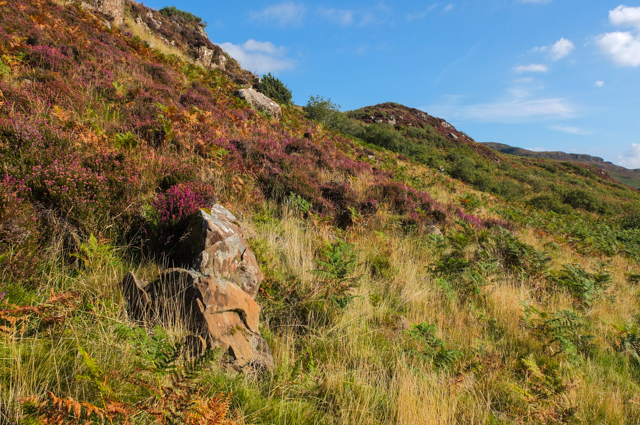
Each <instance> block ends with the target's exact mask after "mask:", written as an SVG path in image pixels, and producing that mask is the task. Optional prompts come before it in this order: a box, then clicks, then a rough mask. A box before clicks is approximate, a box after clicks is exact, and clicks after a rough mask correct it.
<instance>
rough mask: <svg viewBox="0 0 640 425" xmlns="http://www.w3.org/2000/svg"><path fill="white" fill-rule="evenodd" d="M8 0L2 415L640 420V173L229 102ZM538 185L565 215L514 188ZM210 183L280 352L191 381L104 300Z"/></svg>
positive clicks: (131, 44)
mask: <svg viewBox="0 0 640 425" xmlns="http://www.w3.org/2000/svg"><path fill="white" fill-rule="evenodd" d="M5 7H6V6H3V11H5V9H4V8H5ZM8 7H9V9H6V11H7V13H3V15H2V17H0V28H1V29H2V31H0V55H2V56H1V57H2V63H3V65H4V66H3V67H2V68H1V69H2V77H1V78H2V81H0V91H1V93H2V94H1V96H0V101H1V102H2V104H1V106H0V118H1V121H0V156H1V157H2V160H3V161H2V163H3V166H4V170H3V171H4V173H6V176H5V177H4V179H3V181H2V185H1V186H0V188H1V192H0V195H1V196H2V203H0V206H1V208H0V213H1V214H0V224H1V227H0V228H1V230H2V233H1V234H0V236H1V237H2V239H1V240H0V242H1V243H2V251H1V252H0V261H2V266H3V267H2V269H3V274H2V278H1V279H2V280H0V285H1V286H2V292H3V293H4V295H3V297H2V298H3V299H2V302H3V303H5V304H6V305H5V306H4V308H5V311H3V312H2V313H1V314H0V318H1V321H2V323H0V325H2V326H3V328H0V332H2V342H1V343H0V344H1V345H0V350H1V351H2V355H1V356H0V357H1V358H2V360H0V385H1V387H0V388H1V392H0V415H1V417H2V418H3V419H2V421H7V420H8V421H9V422H18V421H20V420H24V421H28V420H30V421H32V423H36V418H38V417H39V418H41V419H42V418H47V417H48V418H49V420H52V419H53V418H55V417H56V415H66V414H67V413H66V412H67V411H66V408H65V409H58V408H57V407H56V406H59V405H55V404H53V403H51V401H52V400H55V399H54V398H53V397H58V398H63V399H65V400H67V401H66V402H61V403H62V405H65V403H66V404H69V405H71V406H73V407H77V406H78V404H75V402H73V401H71V399H72V400H77V401H79V402H83V403H85V405H84V406H83V405H80V410H81V412H82V413H81V414H82V415H83V418H84V415H85V413H86V411H87V408H88V406H94V407H93V408H94V409H95V408H100V409H104V412H103V411H98V414H93V416H92V417H91V419H93V420H95V421H98V422H105V423H106V422H109V421H113V422H114V423H120V422H123V421H124V418H125V417H129V418H130V419H131V420H132V421H133V422H134V423H155V422H159V423H163V422H170V420H171V419H172V418H173V417H174V416H175V415H172V414H170V413H168V411H167V410H166V409H165V412H164V414H163V409H159V407H158V406H161V405H162V403H165V404H167V405H169V406H171V405H173V406H177V407H178V411H180V412H184V411H186V410H189V409H190V407H189V406H193V403H196V405H197V404H198V403H205V402H206V403H208V404H207V405H206V407H203V408H202V409H201V413H202V411H204V412H206V413H209V414H213V413H214V412H216V411H219V412H222V414H224V415H226V416H227V417H233V418H234V419H235V422H236V423H255V424H271V423H278V424H315V423H323V424H324V423H327V424H339V423H340V424H341V423H350V424H387V423H397V424H422V423H425V424H429V423H437V424H443V423H445V424H446V423H558V422H572V421H574V422H583V423H602V422H604V423H636V422H638V420H640V407H639V405H638V396H637V394H638V393H639V392H638V390H639V388H638V384H639V381H638V380H639V378H640V376H639V374H638V372H639V369H638V367H639V365H638V363H637V361H636V358H637V356H638V353H639V351H638V343H637V341H638V339H637V338H638V336H637V331H636V330H635V328H634V327H633V326H631V325H632V324H633V321H634V317H635V316H636V315H637V314H638V307H639V306H638V297H637V295H638V290H637V288H636V286H635V283H637V274H638V264H637V260H638V258H639V257H638V253H639V252H640V230H638V224H637V223H636V222H633V220H631V219H629V217H630V215H629V213H631V217H632V216H633V213H634V212H635V213H637V205H638V204H637V202H638V195H637V193H635V192H632V191H630V190H628V189H627V188H625V187H622V186H619V185H616V184H615V183H612V182H610V181H607V180H603V179H601V178H599V177H597V176H596V175H594V173H592V172H590V171H589V169H585V168H575V167H571V166H569V165H562V164H561V165H554V164H552V163H551V162H549V161H544V160H531V162H527V160H522V159H518V158H511V157H507V156H503V155H500V154H495V153H492V152H491V151H488V150H486V149H483V148H482V147H479V146H477V145H476V144H474V143H473V142H472V141H470V140H467V139H466V138H464V139H463V137H462V134H461V133H458V132H457V131H455V129H453V130H452V129H448V128H446V130H443V129H441V128H438V127H436V128H434V127H433V126H432V129H431V130H429V127H428V126H427V125H428V122H420V120H417V121H415V123H412V126H411V127H414V128H415V127H416V124H420V127H421V128H422V130H424V131H410V130H408V129H407V128H403V127H402V126H399V127H398V128H397V129H389V128H387V127H384V126H382V127H380V128H377V127H376V126H370V127H362V126H359V125H358V124H357V123H356V124H355V127H352V129H354V128H355V130H354V132H355V133H357V134H358V136H360V137H362V138H363V139H364V140H367V142H369V144H367V143H365V142H363V141H360V140H357V139H354V138H352V137H348V136H342V135H340V134H336V133H335V132H332V131H330V130H328V129H327V128H325V127H323V126H322V125H319V124H317V123H314V122H310V121H307V120H306V119H305V118H304V117H303V116H302V115H301V114H300V113H299V111H297V110H294V109H290V108H285V114H284V118H283V120H282V121H281V122H280V123H276V122H274V121H272V120H270V119H269V117H265V116H261V115H259V114H255V113H254V112H252V111H251V110H250V109H248V107H247V105H246V104H244V103H242V102H240V101H238V100H236V99H235V98H234V97H233V95H232V93H233V91H234V90H236V89H237V88H238V84H237V83H236V82H235V81H237V80H238V79H237V78H236V77H234V75H226V74H224V73H222V72H220V71H211V72H209V71H203V70H201V69H198V68H197V67H194V66H193V65H191V64H189V62H188V61H184V60H183V59H181V58H179V57H172V56H165V55H163V54H159V52H158V51H154V50H151V49H149V48H147V47H146V46H145V45H144V43H142V42H141V40H139V39H136V38H132V37H130V36H129V35H127V34H126V33H125V32H124V31H123V33H120V32H119V31H117V30H116V31H107V30H106V28H104V27H101V26H100V24H99V20H94V19H93V18H92V17H91V16H90V15H87V14H85V13H84V12H82V11H81V10H80V9H79V8H77V7H75V6H73V5H70V6H64V7H62V6H58V5H56V4H55V3H49V2H45V1H38V2H36V1H33V2H30V3H19V2H11V4H10V5H9V6H8ZM25 34H26V35H28V36H25ZM45 46H46V47H45ZM234 72H235V71H234ZM114 83H115V84H114ZM78 87H83V90H78ZM384 108H391V109H393V110H394V111H395V110H397V108H400V107H399V105H385V107H384ZM364 112H366V114H369V115H365V114H363V116H370V115H371V112H372V111H364ZM409 112H411V111H406V110H402V111H401V115H403V116H405V115H406V116H408V113H409ZM385 114H386V115H389V114H388V113H387V111H386V109H385ZM351 115H352V116H357V114H351ZM394 115H398V113H397V112H394ZM365 119H366V118H365ZM421 119H423V118H421ZM424 119H426V120H429V119H431V118H430V117H427V118H424ZM422 124H424V125H422ZM440 127H441V126H440ZM367 129H369V130H367ZM356 130H357V131H356ZM387 130H388V131H387ZM389 132H391V133H393V134H396V136H389ZM452 132H453V133H454V134H455V135H456V136H457V139H452V138H451V137H450V133H452ZM305 133H307V134H308V137H304V136H303V135H304V134H305ZM397 136H399V137H401V138H400V139H399V138H397ZM447 137H449V139H448V140H447ZM408 143H415V146H423V148H415V147H413V145H408ZM381 146H384V148H382V147H381ZM408 147H410V148H411V149H408ZM387 149H390V150H387ZM394 151H395V152H394ZM398 153H400V154H401V155H398ZM464 158H467V159H471V161H472V163H470V162H469V161H466V160H465V159H464ZM58 163H64V166H63V167H59V166H58ZM505 164H506V165H505ZM438 167H442V168H444V169H445V172H444V173H441V172H439V171H437V168H438ZM493 182H499V183H500V184H494V183H493ZM552 184H553V185H554V186H553V188H554V190H555V192H554V193H557V194H558V196H557V199H555V198H554V199H551V200H548V201H549V202H552V201H553V202H556V203H554V204H552V205H554V206H556V207H558V208H559V209H560V210H561V212H560V213H555V212H550V211H549V210H548V208H545V207H544V205H543V206H542V207H541V208H536V207H535V206H536V205H538V206H539V203H538V204H536V203H535V202H533V201H532V200H533V199H540V194H541V193H544V192H545V191H548V190H549V188H550V187H551V185H552ZM572 193H578V195H580V194H582V195H584V196H582V198H580V197H578V198H579V199H583V198H585V197H587V198H589V199H590V201H591V202H589V203H584V202H578V201H576V197H575V196H573V197H572ZM212 194H215V197H216V198H217V199H218V201H219V202H222V203H223V204H225V205H227V206H228V207H229V208H230V209H231V210H232V211H233V212H234V213H236V214H237V215H238V216H239V217H240V219H241V221H242V222H243V223H244V224H245V227H246V233H247V234H248V235H249V237H250V244H251V246H252V247H253V249H254V250H255V252H256V254H257V256H258V258H259V260H260V263H261V267H262V269H263V272H264V274H265V281H264V283H263V286H262V289H261V292H260V294H259V297H258V301H259V303H260V304H261V305H262V306H263V314H262V332H263V335H264V336H265V337H266V339H267V340H268V342H269V344H270V346H271V348H272V351H273V353H274V357H275V359H276V367H275V368H274V370H273V371H271V372H268V373H263V374H261V375H258V376H234V375H233V374H231V373H228V372H226V371H225V368H224V367H223V365H222V364H221V363H220V362H212V363H205V364H204V365H199V366H198V365H196V366H194V368H195V369H196V370H197V371H199V372H201V373H199V374H195V375H194V376H191V375H189V376H185V375H179V374H177V372H175V371H172V370H170V369H167V368H164V366H163V365H164V363H166V359H165V358H164V357H162V355H161V354H159V353H158V350H160V351H161V352H165V353H167V352H169V353H170V352H171V346H163V345H162V341H164V340H162V339H161V340H157V339H156V340H154V339H153V338H152V337H151V338H150V337H148V336H146V335H147V333H146V332H141V333H139V334H137V336H136V335H131V330H132V329H135V328H134V327H133V325H132V324H131V323H129V322H128V321H127V317H126V313H125V312H124V310H123V308H122V300H121V295H120V293H119V290H118V282H119V281H120V279H121V278H122V276H123V275H124V273H125V272H126V271H128V270H135V271H136V273H138V274H139V275H140V276H141V277H143V278H149V279H150V278H153V277H154V276H155V275H157V273H158V271H159V270H161V269H162V268H163V266H164V264H165V263H164V261H163V260H162V258H163V257H162V253H163V252H164V253H167V251H168V250H169V248H170V246H171V243H172V241H174V239H173V238H175V236H176V235H177V234H179V231H180V229H181V226H183V225H184V219H185V218H187V217H188V215H189V214H190V213H191V212H192V211H193V210H194V209H197V208H199V207H204V206H206V205H207V204H208V203H209V202H210V201H211V197H212ZM523 201H524V202H523ZM587 210H591V211H587ZM431 223H435V224H436V225H437V226H438V227H439V228H440V229H441V230H442V231H443V233H444V236H435V235H430V234H429V228H428V225H430V224H431ZM338 225H340V226H338ZM505 229H511V230H510V231H509V230H505ZM91 235H95V237H92V236H91ZM339 240H345V241H346V242H348V243H350V244H353V247H352V248H345V249H346V251H345V253H344V254H343V259H344V258H349V257H350V255H353V259H354V260H355V261H354V262H353V265H354V269H353V270H347V271H348V276H350V277H353V278H354V279H353V280H347V281H341V280H340V279H338V278H331V272H332V270H328V271H329V272H330V273H328V274H325V275H324V277H322V276H319V275H318V274H315V273H312V272H311V271H312V270H314V269H317V268H319V267H320V268H324V269H325V271H327V268H326V266H325V267H322V266H320V265H319V264H318V263H317V262H316V261H315V260H318V259H324V260H325V261H327V260H328V257H327V254H328V253H329V252H328V251H327V249H328V248H327V247H328V246H334V247H335V246H338V245H337V241H339ZM327 244H329V245H327ZM323 250H324V251H323ZM323 252H324V254H323ZM329 262H330V261H329ZM330 263H331V262H330ZM332 264H334V266H335V267H336V268H339V267H340V263H339V262H334V263H332ZM568 265H572V267H567V266H568ZM578 266H580V267H578ZM347 269H348V267H347ZM563 270H564V271H563ZM333 273H334V276H337V275H336V270H333ZM60 294H62V295H60ZM27 306H29V307H34V308H33V309H28V308H25V307H27ZM525 306H530V307H535V308H536V309H537V311H539V313H536V310H532V309H525ZM525 312H526V313H527V314H525ZM565 312H569V313H565ZM407 321H408V322H409V323H411V324H414V325H417V324H425V326H423V327H413V328H410V329H408V330H409V332H407V329H406V323H407ZM427 325H435V326H433V327H429V326H427ZM625 325H629V326H628V327H627V328H625ZM149 333H150V335H152V336H153V335H156V336H157V335H158V334H160V331H158V330H155V331H153V332H152V331H149ZM167 333H168V335H167V337H166V341H169V342H170V343H172V342H174V341H180V340H181V338H182V337H183V336H184V333H183V332H182V331H181V329H180V327H179V326H172V327H169V328H168V330H167ZM127 335H128V336H127ZM166 341H165V342H166ZM85 353H86V354H85ZM162 359H164V360H162ZM185 361H186V360H183V359H182V358H180V359H178V361H177V363H176V364H177V366H178V370H180V368H184V364H185ZM163 362H164V363H163ZM83 376H84V377H86V378H82V377H83ZM131 376H134V377H136V378H138V380H135V379H131V378H130V377H131ZM172 376H173V380H172V378H171V377H172ZM178 384H184V385H183V386H179V385H178ZM48 392H51V394H49V393H48ZM47 394H49V395H47ZM217 394H223V395H228V394H230V398H229V399H228V400H229V403H230V409H231V411H230V412H227V411H226V408H227V407H228V406H227V405H226V404H225V403H224V399H220V398H218V399H216V398H215V396H216V395H217ZM29 400H31V401H29ZM47 400H48V401H49V404H47V405H40V407H39V408H34V406H33V403H36V404H38V403H42V402H43V401H47ZM181 403H182V404H181ZM118 409H119V410H118ZM154 409H155V410H154ZM158 409H159V410H158ZM72 411H73V409H72ZM61 412H62V413H61ZM153 412H156V413H157V415H156V416H154V415H153ZM158 412H159V413H158ZM99 414H102V415H103V418H102V419H101V418H100V416H99ZM70 415H71V416H73V415H75V413H71V414H70ZM187 420H188V419H187V418H184V417H183V418H180V419H176V422H177V423H185V422H187ZM193 421H194V422H193V423H196V422H195V419H193ZM202 423H206V422H202ZM212 423H215V422H212Z"/></svg>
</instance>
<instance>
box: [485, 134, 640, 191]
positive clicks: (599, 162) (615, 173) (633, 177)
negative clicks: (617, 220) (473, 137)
mask: <svg viewBox="0 0 640 425" xmlns="http://www.w3.org/2000/svg"><path fill="white" fill-rule="evenodd" d="M482 144H483V145H485V146H487V147H490V148H491V149H494V150H497V151H498V152H502V153H507V154H511V155H517V156H526V157H530V158H547V159H553V160H557V161H566V162H578V163H581V164H586V165H590V166H592V167H596V168H599V169H600V170H602V171H605V172H606V173H607V174H609V175H610V176H611V177H612V178H614V179H616V180H617V181H619V182H620V183H624V184H626V185H628V186H631V187H633V188H634V189H640V169H637V170H630V169H628V168H624V167H621V166H619V165H615V164H613V163H612V162H608V161H605V160H604V159H602V158H600V157H597V156H591V155H586V154H575V153H566V152H559V151H558V152H535V151H530V150H528V149H522V148H517V147H514V146H509V145H505V144H502V143H491V142H489V143H482Z"/></svg>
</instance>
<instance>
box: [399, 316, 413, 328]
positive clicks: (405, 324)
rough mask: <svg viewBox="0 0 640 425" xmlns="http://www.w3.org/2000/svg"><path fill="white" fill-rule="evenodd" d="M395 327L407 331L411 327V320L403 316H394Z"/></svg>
mask: <svg viewBox="0 0 640 425" xmlns="http://www.w3.org/2000/svg"><path fill="white" fill-rule="evenodd" d="M396 329H398V330H399V331H408V330H409V329H411V322H410V321H409V319H407V318H406V317H404V316H401V315H398V316H396Z"/></svg>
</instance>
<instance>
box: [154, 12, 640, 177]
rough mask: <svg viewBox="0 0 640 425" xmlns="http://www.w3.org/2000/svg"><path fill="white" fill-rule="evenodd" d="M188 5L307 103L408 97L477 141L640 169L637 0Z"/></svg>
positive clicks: (247, 60) (226, 43)
mask: <svg viewBox="0 0 640 425" xmlns="http://www.w3.org/2000/svg"><path fill="white" fill-rule="evenodd" d="M176 1H177V2H176V3H175V6H176V7H178V8H179V9H183V10H187V11H190V12H192V13H194V14H196V15H198V16H201V17H202V18H203V19H204V20H205V21H207V22H208V24H209V25H208V27H207V33H208V34H209V37H210V38H211V40H212V41H213V42H214V43H216V44H219V45H221V46H222V47H223V48H224V49H225V50H226V51H227V52H228V53H229V54H231V55H232V56H234V57H235V58H236V59H238V60H239V61H240V62H241V64H242V65H243V66H244V67H245V68H246V69H249V70H251V71H254V72H255V73H257V74H264V73H267V72H272V73H273V74H275V75H277V76H278V77H279V78H280V79H281V80H282V81H283V82H284V83H285V84H287V86H288V87H289V88H290V89H291V91H292V92H293V100H294V102H295V103H296V104H300V105H305V104H306V103H307V101H308V99H309V96H312V95H313V96H315V95H321V96H324V97H325V98H331V100H332V101H334V102H335V103H338V104H340V105H341V106H342V109H343V110H350V109H356V108H359V107H363V106H368V105H373V104H377V103H382V102H388V101H390V102H397V103H401V104H404V105H407V106H410V107H414V108H418V109H421V110H423V111H426V112H427V113H429V114H431V115H434V116H438V117H441V118H444V119H446V120H447V121H449V122H451V123H452V124H453V125H455V126H456V127H457V128H458V129H459V130H461V131H464V132H466V133H467V134H469V135H470V136H471V137H473V138H474V139H475V140H476V141H478V142H499V143H505V144H509V145H513V146H519V147H523V148H529V149H536V150H562V151H566V152H578V153H587V154H591V155H595V156H600V157H603V158H604V159H605V160H608V161H611V162H614V163H616V164H620V165H624V166H626V167H629V168H640V113H639V112H640V2H639V1H638V0H636V3H635V4H634V3H624V4H623V3H621V2H620V0H617V1H609V0H597V1H595V0H466V1H451V2H449V1H444V2H430V1H426V2H425V1H409V0H396V1H393V2H391V1H377V0H369V1H350V2H345V1H334V0H326V1H320V2H308V1H259V0H237V1H233V2H210V3H209V2H207V3H203V2H201V1H195V0H179V1H178V0H176ZM145 4H146V5H147V6H149V7H152V8H155V9H159V8H162V7H163V6H166V5H171V4H170V3H166V1H163V0H153V1H150V2H147V3H145Z"/></svg>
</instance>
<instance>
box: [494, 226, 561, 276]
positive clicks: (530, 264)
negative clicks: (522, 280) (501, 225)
mask: <svg viewBox="0 0 640 425" xmlns="http://www.w3.org/2000/svg"><path fill="white" fill-rule="evenodd" d="M493 239H494V241H495V248H496V251H497V255H498V257H499V258H501V259H502V261H503V264H504V266H505V268H507V269H508V270H511V271H514V272H517V273H523V274H527V275H530V276H539V275H543V274H545V272H546V271H547V264H548V263H549V261H551V258H550V257H547V256H546V255H545V253H544V252H541V251H538V250H536V249H535V248H534V247H532V246H531V245H527V244H526V243H524V242H521V241H520V240H518V238H516V237H515V236H513V235H512V234H511V233H510V232H509V231H507V230H505V229H499V231H498V234H497V235H496V236H495V237H494V238H493Z"/></svg>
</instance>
